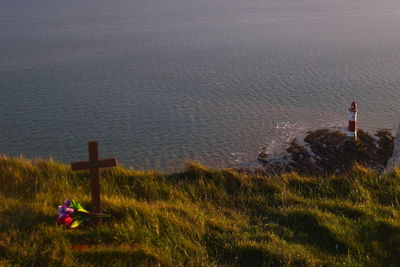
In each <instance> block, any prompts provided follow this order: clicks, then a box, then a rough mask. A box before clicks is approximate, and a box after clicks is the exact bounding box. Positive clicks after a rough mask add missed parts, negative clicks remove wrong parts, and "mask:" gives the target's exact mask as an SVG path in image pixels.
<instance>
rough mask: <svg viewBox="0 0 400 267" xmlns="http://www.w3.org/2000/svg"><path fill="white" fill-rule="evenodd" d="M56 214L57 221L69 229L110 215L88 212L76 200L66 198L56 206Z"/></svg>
mask: <svg viewBox="0 0 400 267" xmlns="http://www.w3.org/2000/svg"><path fill="white" fill-rule="evenodd" d="M57 215H58V216H57V220H56V221H57V223H58V224H60V225H63V226H65V227H69V228H71V229H75V228H77V227H78V226H79V225H81V224H82V223H85V222H88V221H91V220H93V219H95V218H106V217H111V215H110V214H104V213H92V212H89V211H87V210H86V209H84V208H83V207H82V205H81V204H79V203H78V202H77V201H75V200H71V201H70V200H68V199H67V200H65V201H64V204H63V205H60V206H58V210H57Z"/></svg>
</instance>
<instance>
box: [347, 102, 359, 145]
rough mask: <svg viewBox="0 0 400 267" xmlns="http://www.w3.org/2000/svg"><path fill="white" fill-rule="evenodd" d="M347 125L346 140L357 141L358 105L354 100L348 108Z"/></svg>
mask: <svg viewBox="0 0 400 267" xmlns="http://www.w3.org/2000/svg"><path fill="white" fill-rule="evenodd" d="M349 112H350V113H349V126H348V127H347V141H351V142H355V141H357V112H358V106H357V103H356V102H354V101H353V102H352V103H351V106H350V108H349Z"/></svg>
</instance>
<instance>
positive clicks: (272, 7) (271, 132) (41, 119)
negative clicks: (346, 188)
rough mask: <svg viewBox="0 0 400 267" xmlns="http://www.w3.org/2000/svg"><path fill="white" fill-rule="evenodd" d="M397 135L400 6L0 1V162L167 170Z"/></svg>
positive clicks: (203, 0)
mask: <svg viewBox="0 0 400 267" xmlns="http://www.w3.org/2000/svg"><path fill="white" fill-rule="evenodd" d="M353 100H354V101H356V102H357V103H358V105H359V114H358V115H359V126H360V127H361V128H363V129H366V130H368V131H370V132H372V133H373V132H375V131H376V130H378V129H382V128H388V129H392V130H394V131H395V130H397V125H398V123H399V121H400V2H399V1H398V0H379V1H377V0H351V1H349V0H335V1H329V0H113V1H109V0H18V1H11V0H0V154H4V155H9V156H15V157H18V156H25V157H28V158H44V159H48V158H52V159H54V160H58V161H61V162H63V163H66V164H67V163H70V162H72V161H81V160H87V157H88V156H87V142H88V141H92V140H97V141H98V142H99V151H100V157H102V158H108V157H115V158H117V160H118V161H119V162H120V164H122V165H123V166H126V167H129V168H134V169H138V170H150V169H154V170H160V171H167V172H168V171H176V170H181V169H183V168H184V166H185V163H186V162H187V161H189V160H194V161H198V162H201V163H203V164H205V165H207V166H210V167H212V168H220V167H230V166H233V165H235V164H241V163H246V162H251V161H254V160H255V159H256V158H257V154H258V152H259V150H260V148H261V147H262V146H266V147H267V150H268V153H270V154H271V155H273V154H279V153H282V152H283V151H284V149H285V146H286V145H287V143H288V142H290V140H291V139H293V138H296V137H297V138H301V136H304V135H305V134H306V133H307V132H308V131H311V130H315V129H319V128H333V129H339V130H345V128H346V126H347V121H348V108H349V106H350V104H351V102H352V101H353Z"/></svg>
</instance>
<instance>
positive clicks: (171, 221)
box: [0, 157, 400, 266]
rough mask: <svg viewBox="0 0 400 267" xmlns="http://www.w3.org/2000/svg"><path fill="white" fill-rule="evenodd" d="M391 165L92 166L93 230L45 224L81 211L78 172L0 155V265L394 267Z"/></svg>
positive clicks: (396, 234)
mask: <svg viewBox="0 0 400 267" xmlns="http://www.w3.org/2000/svg"><path fill="white" fill-rule="evenodd" d="M399 178H400V172H399V171H398V170H394V172H393V173H391V174H386V175H383V176H380V175H378V174H377V173H375V172H373V171H371V170H369V169H366V168H363V167H361V166H356V167H354V168H353V170H352V171H351V172H350V173H349V174H348V175H346V176H330V177H324V178H323V177H302V176H299V175H297V174H295V173H292V174H285V175H282V176H277V177H262V176H256V175H246V174H240V173H237V172H235V171H233V170H229V169H222V170H210V169H208V168H206V167H204V166H202V165H200V164H197V163H189V164H188V166H187V169H186V170H185V171H182V172H179V173H173V174H168V175H167V174H162V173H157V172H138V171H134V170H127V169H124V168H121V167H117V168H113V169H109V170H106V171H102V179H101V194H102V208H103V211H104V212H107V213H110V214H112V218H111V219H108V220H104V221H103V224H102V225H100V226H90V225H88V226H86V227H83V228H81V229H77V230H68V229H65V228H63V227H60V226H58V225H56V223H55V213H56V207H57V205H59V204H60V203H61V202H62V201H63V200H64V199H66V198H69V199H76V200H78V201H79V202H81V203H82V204H84V206H86V207H88V208H89V209H90V187H89V185H90V183H89V178H88V173H87V172H79V173H75V172H72V171H71V170H70V168H69V167H68V166H65V165H62V164H59V163H57V162H52V161H43V160H35V161H31V160H27V159H24V158H8V157H2V158H0V203H1V205H0V265H21V266H54V265H57V266H60V265H61V266H72V265H77V266H214V265H226V266H268V265H273V266H282V265H296V266H297V265H299V266H321V265H325V266H326V265H329V266H335V265H344V264H345V265H351V266H366V265H368V266H379V265H380V266H390V265H392V266H395V265H398V264H399V262H400V220H399V219H400V214H399V205H400V204H399V201H400V179H399Z"/></svg>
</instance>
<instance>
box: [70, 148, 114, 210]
mask: <svg viewBox="0 0 400 267" xmlns="http://www.w3.org/2000/svg"><path fill="white" fill-rule="evenodd" d="M114 166H117V161H116V159H99V148H98V144H97V141H92V142H89V161H83V162H74V163H71V168H72V170H73V171H81V170H90V179H91V184H92V205H93V211H94V212H95V213H100V183H99V180H100V179H99V177H100V175H99V173H100V168H108V167H114Z"/></svg>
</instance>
